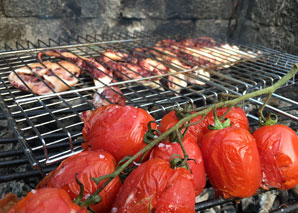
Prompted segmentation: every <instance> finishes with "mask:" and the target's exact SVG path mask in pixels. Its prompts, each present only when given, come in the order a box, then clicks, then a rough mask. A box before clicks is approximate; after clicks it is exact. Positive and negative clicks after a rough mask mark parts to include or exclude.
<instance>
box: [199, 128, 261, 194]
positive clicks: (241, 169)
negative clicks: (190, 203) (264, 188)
mask: <svg viewBox="0 0 298 213" xmlns="http://www.w3.org/2000/svg"><path fill="white" fill-rule="evenodd" d="M201 151H202V154H203V160H204V165H205V169H206V172H207V176H208V177H209V181H210V183H211V184H212V186H213V187H214V189H215V191H216V193H217V194H218V195H221V196H223V197H224V198H229V197H241V198H244V197H249V196H252V195H253V194H255V192H256V191H257V189H258V188H259V186H260V184H261V181H262V174H261V166H260V159H259V154H258V148H257V145H256V142H255V139H254V137H253V136H252V135H251V134H250V133H249V132H248V131H247V130H245V129H242V128H236V127H228V128H225V129H222V130H212V131H210V132H208V133H207V134H206V135H204V137H203V140H202V146H201Z"/></svg>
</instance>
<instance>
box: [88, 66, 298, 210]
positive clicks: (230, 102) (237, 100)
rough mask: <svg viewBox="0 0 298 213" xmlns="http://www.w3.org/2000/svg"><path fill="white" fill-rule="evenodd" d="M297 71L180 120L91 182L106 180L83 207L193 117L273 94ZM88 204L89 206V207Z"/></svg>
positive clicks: (295, 69)
mask: <svg viewBox="0 0 298 213" xmlns="http://www.w3.org/2000/svg"><path fill="white" fill-rule="evenodd" d="M297 71H298V66H297V65H296V64H295V66H294V67H293V68H292V69H291V70H290V71H289V72H288V73H287V74H286V75H285V76H284V77H283V78H281V79H280V80H278V81H277V82H276V83H275V84H273V85H272V86H270V87H267V88H264V89H261V90H257V91H254V92H251V93H247V94H245V95H243V96H240V97H238V98H235V99H233V100H228V101H224V102H219V103H216V104H213V105H211V106H209V107H207V108H205V109H204V110H201V111H199V112H196V113H192V114H190V115H189V116H187V117H185V118H182V119H181V120H180V121H178V122H177V123H176V124H175V126H173V127H172V128H170V129H168V130H167V131H166V132H164V133H163V134H161V135H160V136H158V137H156V138H154V139H153V140H152V141H151V142H150V143H149V144H148V145H147V146H145V147H144V148H143V149H141V150H140V151H139V152H137V153H136V154H135V155H134V156H132V157H131V158H129V159H128V160H127V161H126V162H125V163H123V164H122V165H120V166H119V167H118V168H117V169H116V170H115V171H114V172H113V173H111V174H109V175H105V176H102V177H99V178H94V179H93V180H94V181H95V182H96V183H99V182H100V181H101V180H105V179H107V180H106V181H105V182H104V184H103V185H102V186H101V187H100V188H99V189H98V190H96V192H94V193H93V194H92V195H90V197H89V198H87V199H86V200H85V201H83V202H82V203H84V202H85V203H84V205H86V203H91V204H93V203H92V202H94V200H92V201H91V197H92V196H96V195H98V194H99V192H101V190H102V189H103V188H104V187H105V186H106V185H108V184H109V183H110V182H111V181H112V179H113V178H115V177H117V176H118V175H119V174H120V173H121V172H122V171H123V170H124V169H125V168H126V167H127V166H129V165H130V164H131V163H132V162H133V161H134V160H135V159H137V158H138V157H139V156H140V155H142V154H143V153H145V152H147V151H149V150H150V149H152V148H153V147H154V146H155V145H157V144H158V143H159V142H160V141H162V140H165V139H166V138H167V137H168V136H169V135H170V134H171V133H172V132H174V131H177V130H178V129H179V128H180V126H181V125H183V124H185V123H186V122H189V121H191V120H192V119H194V118H195V117H198V116H200V115H206V114H208V113H209V112H210V111H211V110H212V109H214V108H220V107H224V106H226V107H230V106H235V105H236V104H238V103H240V102H243V101H245V100H248V99H250V98H253V97H257V96H260V95H264V94H270V93H273V92H274V91H276V90H277V89H278V88H280V87H281V86H282V85H284V84H285V83H286V82H287V81H288V80H290V79H291V78H292V77H293V76H294V75H295V74H296V72H297ZM91 204H89V205H91Z"/></svg>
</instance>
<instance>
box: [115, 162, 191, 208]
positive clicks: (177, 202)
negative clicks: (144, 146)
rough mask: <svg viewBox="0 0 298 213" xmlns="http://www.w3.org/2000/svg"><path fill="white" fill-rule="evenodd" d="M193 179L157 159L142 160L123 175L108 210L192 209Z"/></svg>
mask: <svg viewBox="0 0 298 213" xmlns="http://www.w3.org/2000/svg"><path fill="white" fill-rule="evenodd" d="M194 208H195V191H194V186H193V178H192V176H191V174H190V172H189V171H188V170H187V169H185V168H176V169H172V168H171V167H170V164H169V163H168V162H167V161H165V160H163V159H160V158H154V159H150V160H148V161H146V162H145V163H143V164H141V165H140V166H139V167H138V168H136V169H135V170H134V171H133V172H132V173H130V175H129V176H128V177H127V178H126V180H125V182H124V184H123V185H122V186H121V188H120V191H119V193H118V195H117V197H116V200H115V202H114V204H113V208H112V210H111V212H114V213H115V212H120V213H121V212H138V213H143V212H144V213H147V212H181V213H182V212H194Z"/></svg>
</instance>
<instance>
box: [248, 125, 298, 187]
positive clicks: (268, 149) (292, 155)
mask: <svg viewBox="0 0 298 213" xmlns="http://www.w3.org/2000/svg"><path fill="white" fill-rule="evenodd" d="M253 136H254V137H255V139H256V142H257V146H258V150H259V153H260V160H261V169H262V172H263V184H264V186H265V187H274V188H279V189H282V190H286V189H290V188H293V187H294V186H296V185H297V184H298V138H297V135H296V133H295V132H294V131H293V130H292V129H291V128H289V127H287V126H284V125H272V126H263V127H261V128H259V129H257V130H256V131H255V132H254V134H253Z"/></svg>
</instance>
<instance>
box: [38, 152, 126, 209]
mask: <svg viewBox="0 0 298 213" xmlns="http://www.w3.org/2000/svg"><path fill="white" fill-rule="evenodd" d="M115 168H116V161H115V159H114V157H113V156H112V155H111V154H110V153H108V152H106V151H103V150H97V151H84V152H81V153H79V154H76V155H74V156H71V157H69V158H67V159H65V160H64V161H62V162H61V164H60V165H59V166H58V167H57V168H56V169H55V170H53V171H52V172H50V173H49V174H48V175H47V176H46V177H45V178H44V179H43V180H42V181H41V182H40V183H39V184H38V186H37V188H44V187H49V188H62V189H64V190H65V191H66V192H67V193H68V194H69V196H70V198H71V199H72V200H74V199H75V198H76V197H77V196H78V195H79V193H80V186H79V184H77V182H76V180H75V175H76V174H77V178H78V180H79V181H80V182H81V183H82V184H83V186H84V198H87V196H88V195H90V194H92V193H94V192H95V191H96V190H97V189H98V188H99V187H101V186H102V184H103V183H104V181H101V182H100V183H99V184H98V185H97V184H96V183H95V182H94V181H93V180H92V179H91V178H97V177H100V176H103V175H107V174H110V173H112V172H114V170H115ZM120 186H121V181H120V179H119V177H117V178H115V179H113V180H112V181H111V182H110V183H109V184H108V185H107V186H106V187H105V188H104V189H103V190H102V191H101V192H100V193H99V195H100V196H101V198H102V200H101V202H99V203H98V204H95V205H91V206H90V207H91V209H93V210H94V211H96V212H106V211H109V210H110V208H111V205H112V203H113V200H114V198H115V197H116V195H117V193H118V190H119V188H120ZM83 200H84V199H83Z"/></svg>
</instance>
